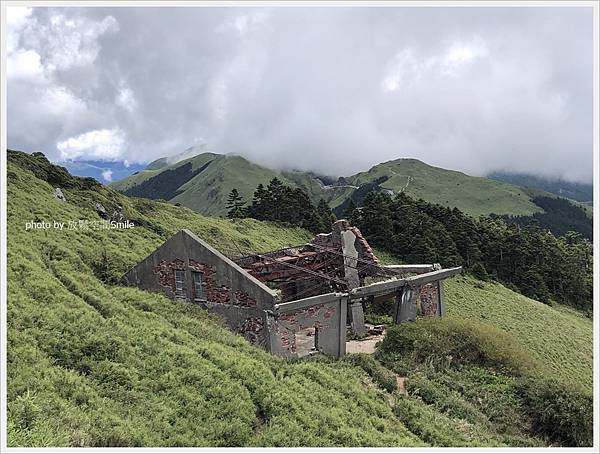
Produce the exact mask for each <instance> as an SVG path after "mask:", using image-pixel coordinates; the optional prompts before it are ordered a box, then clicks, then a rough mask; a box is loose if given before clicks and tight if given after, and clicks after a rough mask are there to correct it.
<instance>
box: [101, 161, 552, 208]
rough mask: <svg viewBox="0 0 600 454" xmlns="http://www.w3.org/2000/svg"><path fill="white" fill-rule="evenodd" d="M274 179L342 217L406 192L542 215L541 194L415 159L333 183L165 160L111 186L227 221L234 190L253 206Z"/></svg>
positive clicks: (252, 168) (237, 164) (242, 165)
mask: <svg viewBox="0 0 600 454" xmlns="http://www.w3.org/2000/svg"><path fill="white" fill-rule="evenodd" d="M273 177H278V178H279V179H281V180H282V181H283V182H284V183H286V184H289V185H292V186H298V187H301V188H302V189H304V190H305V191H306V192H307V193H308V194H309V196H310V197H311V199H313V201H315V202H317V201H318V200H319V199H321V198H323V199H324V200H325V201H326V202H327V203H328V204H329V205H330V206H331V207H332V208H333V209H334V210H336V212H337V213H338V214H340V213H341V212H343V209H344V207H345V204H347V203H348V201H349V199H350V198H352V199H353V200H354V201H355V203H358V204H360V202H361V200H362V198H363V197H364V196H365V195H366V193H367V192H369V191H370V190H384V191H387V192H389V193H393V194H395V193H398V192H401V191H404V192H406V193H408V194H409V195H411V196H413V197H416V198H423V199H424V200H427V201H429V202H434V203H439V204H442V205H446V206H451V207H457V208H459V209H460V210H462V211H465V212H467V213H469V214H471V215H474V216H478V215H481V214H490V213H496V214H510V215H531V214H533V213H535V212H540V211H543V210H542V209H541V208H540V207H539V206H537V205H536V204H535V203H533V201H532V200H531V199H532V197H533V196H534V195H539V193H538V192H536V193H535V194H533V193H532V192H531V191H528V190H526V189H523V188H521V187H518V186H515V185H512V184H509V183H504V182H499V181H494V180H490V179H488V178H482V177H472V176H469V175H466V174H464V173H461V172H456V171H452V170H446V169H441V168H438V167H433V166H430V165H427V164H425V163H423V162H421V161H418V160H416V159H397V160H394V161H389V162H385V163H382V164H379V165H376V166H374V167H372V168H371V169H369V170H368V171H366V172H361V173H358V174H356V175H352V176H349V177H341V178H338V179H334V178H331V177H323V176H319V175H316V174H314V173H311V172H298V171H277V170H272V169H268V168H265V167H262V166H259V165H257V164H254V163H252V162H250V161H248V160H247V159H244V158H242V157H240V156H233V155H219V154H215V153H202V154H199V155H197V156H195V157H192V158H189V159H186V160H183V161H180V162H177V163H175V164H172V165H169V164H168V162H167V160H166V158H162V159H159V160H157V161H154V162H153V163H151V164H150V165H149V166H148V167H147V168H146V170H144V171H141V172H139V173H137V174H135V175H132V176H130V177H128V178H125V179H123V180H121V181H117V182H115V183H113V184H112V185H111V186H112V187H113V188H114V189H116V190H118V191H120V192H122V193H124V194H126V195H131V196H136V197H146V198H151V199H164V200H167V201H170V202H172V203H180V204H182V205H184V206H187V207H189V208H191V209H193V210H195V211H197V212H199V213H203V214H209V215H223V214H225V212H226V210H225V205H226V198H227V195H228V193H229V191H231V189H233V188H237V189H238V191H239V192H240V194H241V195H242V197H244V199H245V200H246V201H250V200H252V195H253V193H254V190H255V189H256V186H257V185H258V184H259V183H262V184H263V185H266V184H267V183H268V182H269V180H270V179H271V178H273Z"/></svg>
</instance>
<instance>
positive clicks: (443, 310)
mask: <svg viewBox="0 0 600 454" xmlns="http://www.w3.org/2000/svg"><path fill="white" fill-rule="evenodd" d="M437 288H438V315H439V316H440V317H443V316H444V315H446V303H445V302H444V281H443V280H440V281H438V282H437Z"/></svg>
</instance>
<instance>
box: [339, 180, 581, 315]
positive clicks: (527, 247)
mask: <svg viewBox="0 0 600 454" xmlns="http://www.w3.org/2000/svg"><path fill="white" fill-rule="evenodd" d="M344 215H345V217H347V218H349V219H350V220H351V222H352V223H353V224H354V225H356V226H358V227H359V228H360V229H361V231H362V233H363V235H364V236H365V237H366V238H367V239H368V241H369V242H370V243H371V244H372V245H373V246H376V247H379V248H382V249H386V250H388V251H389V252H391V253H393V254H394V255H396V256H397V257H398V258H400V259H401V260H403V261H406V262H409V263H432V262H434V263H441V264H442V265H444V266H463V267H464V268H465V269H466V270H467V271H469V272H471V273H472V274H474V275H475V276H477V277H479V278H480V279H483V280H487V279H494V280H498V281H500V282H502V283H504V284H505V285H507V286H508V287H511V288H513V289H515V290H517V291H519V292H520V293H522V294H524V295H526V296H529V297H531V298H534V299H536V300H538V301H542V302H545V303H552V302H560V303H563V304H567V305H570V306H573V307H575V308H577V309H581V310H584V311H590V312H591V309H592V299H593V264H592V243H591V242H590V241H588V240H587V239H585V238H582V236H581V235H580V234H579V233H576V232H567V233H566V234H564V235H562V236H558V237H557V236H555V235H553V234H552V233H551V232H549V231H548V230H546V229H543V228H541V227H540V226H539V225H536V224H528V225H518V224H515V223H511V222H508V223H507V222H506V221H505V220H503V219H502V218H500V217H499V216H481V217H479V218H478V219H475V218H472V217H470V216H468V215H466V214H464V213H463V212H461V211H460V210H458V209H457V208H448V207H444V206H441V205H436V204H432V203H428V202H425V201H424V200H421V199H420V200H414V199H412V198H410V197H409V196H407V195H406V194H403V193H400V194H398V195H396V196H395V197H391V196H390V195H388V194H385V193H382V192H371V193H369V194H368V195H367V196H366V197H365V199H364V204H363V206H362V207H361V208H360V209H358V208H357V207H356V206H354V205H353V204H350V205H349V206H348V207H347V209H346V212H345V213H344Z"/></svg>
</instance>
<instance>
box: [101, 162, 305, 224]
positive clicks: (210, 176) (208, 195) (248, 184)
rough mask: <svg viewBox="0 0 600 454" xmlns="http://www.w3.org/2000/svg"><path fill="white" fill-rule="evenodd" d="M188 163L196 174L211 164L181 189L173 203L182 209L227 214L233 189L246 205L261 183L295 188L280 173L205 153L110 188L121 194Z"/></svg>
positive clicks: (135, 176)
mask: <svg viewBox="0 0 600 454" xmlns="http://www.w3.org/2000/svg"><path fill="white" fill-rule="evenodd" d="M189 162H191V163H192V170H196V169H197V168H199V167H200V166H202V165H204V164H206V163H207V162H210V164H209V165H208V167H206V169H205V170H204V171H202V172H201V173H200V174H198V175H196V176H195V177H194V178H192V179H191V180H190V181H188V182H186V183H185V184H182V185H181V187H180V188H179V191H181V192H182V193H181V194H179V195H178V196H176V197H174V198H172V199H171V200H170V202H173V203H177V202H179V203H181V204H182V205H183V206H186V207H188V208H191V209H192V210H194V211H197V212H198V213H202V214H206V215H224V214H226V212H227V210H226V209H225V206H226V205H227V196H228V195H229V192H231V190H232V189H233V188H236V189H237V190H238V191H239V192H240V194H241V195H242V197H243V198H244V200H245V201H246V202H250V201H251V200H252V196H253V194H254V191H255V189H256V187H257V186H258V185H259V184H260V183H262V184H263V185H265V186H266V185H267V184H268V183H269V181H270V180H271V179H272V178H274V177H278V178H279V179H281V180H282V181H284V182H285V183H287V184H292V185H293V184H294V183H293V182H292V181H291V180H288V179H286V178H285V176H283V175H282V174H281V173H280V172H277V171H274V170H270V169H267V168H266V167H261V166H259V165H257V164H254V163H251V162H249V161H248V160H246V159H244V158H242V157H241V156H234V155H219V154H215V153H202V154H200V155H198V156H195V157H193V158H189V159H186V160H183V161H180V162H178V163H176V164H173V165H171V166H165V167H162V168H160V169H158V170H144V171H142V172H140V173H139V174H137V175H133V176H131V177H127V178H125V179H123V180H120V181H117V182H115V183H113V184H112V185H111V187H113V188H114V189H116V190H118V191H125V190H127V189H129V188H131V187H132V186H135V185H139V184H141V183H142V182H144V181H146V180H148V179H150V178H152V177H154V176H156V175H157V174H159V173H160V172H162V171H164V170H167V169H170V170H172V169H175V168H177V167H180V166H182V165H185V164H187V163H189Z"/></svg>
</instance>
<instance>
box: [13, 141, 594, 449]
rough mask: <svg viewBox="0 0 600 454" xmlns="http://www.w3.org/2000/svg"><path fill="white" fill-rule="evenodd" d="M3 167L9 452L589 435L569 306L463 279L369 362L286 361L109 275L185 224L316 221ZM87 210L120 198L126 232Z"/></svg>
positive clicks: (259, 234)
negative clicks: (212, 214)
mask: <svg viewBox="0 0 600 454" xmlns="http://www.w3.org/2000/svg"><path fill="white" fill-rule="evenodd" d="M200 166H201V165H200ZM7 177H8V180H7V181H8V185H7V195H8V201H7V209H8V211H7V220H8V225H7V232H8V238H9V241H8V251H7V281H8V300H7V309H8V310H7V328H8V329H7V338H8V342H7V345H8V352H7V378H8V396H7V402H8V409H7V425H8V427H7V436H8V440H7V443H8V445H9V446H23V447H31V446H40V447H41V446H73V447H83V446H396V447H399V446H548V445H554V446H556V445H566V446H571V445H575V444H577V445H590V443H591V386H592V380H591V374H592V334H593V329H592V321H591V320H590V319H589V318H585V317H583V316H581V315H580V314H578V313H577V312H575V311H571V310H567V309H563V308H560V307H550V306H546V305H543V304H541V303H539V302H537V301H534V300H530V299H528V298H525V297H522V296H520V295H519V294H517V293H515V292H513V291H511V290H509V289H507V288H504V287H502V286H500V285H498V284H484V283H481V282H480V281H476V280H474V279H472V278H468V277H459V278H457V279H454V280H453V281H451V282H450V283H449V284H448V288H447V290H448V291H447V301H448V307H449V314H450V316H449V317H447V319H446V320H445V321H441V320H436V321H433V322H416V323H413V324H410V325H404V326H403V327H399V328H405V327H406V328H407V329H406V330H403V329H398V328H394V329H392V330H391V332H392V333H393V335H392V336H391V337H390V339H389V340H388V341H387V342H386V343H385V344H384V345H383V347H382V349H381V351H380V353H378V356H377V358H378V359H376V358H373V357H372V356H369V355H349V356H347V357H345V358H344V359H342V360H334V359H330V358H325V357H315V358H312V359H304V360H295V361H288V360H283V359H280V358H275V357H273V356H271V355H269V354H268V353H266V352H264V351H262V350H261V349H259V348H257V347H254V346H252V345H250V344H248V343H247V342H246V341H245V340H244V339H243V338H242V337H240V336H237V335H234V334H232V333H231V332H229V331H228V330H227V329H225V328H224V323H223V322H222V321H221V320H220V319H219V318H217V317H216V316H214V315H210V314H208V313H207V312H206V311H204V310H202V309H200V308H198V307H195V306H192V305H188V304H183V303H177V302H174V301H171V300H169V299H167V298H165V297H164V296H162V295H160V294H154V293H148V292H144V291H140V290H138V289H135V288H126V287H122V286H121V285H119V283H118V278H119V276H121V275H122V274H123V273H124V272H125V271H126V270H127V269H129V268H130V267H131V266H132V265H133V264H135V263H137V262H138V261H139V260H141V259H142V258H144V257H145V256H146V255H147V254H149V253H150V252H151V251H152V250H153V249H154V248H156V247H157V246H158V245H160V244H161V243H162V242H163V241H164V240H165V239H167V238H168V237H170V236H171V235H172V234H174V233H175V232H176V231H178V230H180V229H182V228H188V229H190V230H192V231H193V232H194V233H196V234H197V235H199V236H200V237H202V238H203V239H205V240H206V241H208V242H209V243H211V244H212V245H213V246H214V247H216V248H218V249H220V250H222V251H223V252H225V253H226V254H230V255H235V254H237V253H239V250H240V249H242V250H255V251H267V250H270V249H275V248H280V247H283V246H289V245H294V244H300V243H302V242H305V241H307V240H308V239H309V238H311V236H312V235H311V234H309V233H308V232H306V231H304V230H301V229H291V228H281V227H277V226H275V225H272V224H269V223H265V222H259V221H255V220H251V219H243V220H235V221H230V220H225V219H217V218H209V217H204V216H202V215H200V214H198V213H195V212H194V211H192V210H190V209H188V208H185V207H181V206H179V207H178V206H175V205H173V204H170V203H163V202H157V201H151V200H147V199H141V198H130V197H127V196H124V195H122V194H120V193H118V192H116V191H114V190H113V189H112V188H109V187H105V186H102V185H100V184H98V183H97V182H95V180H93V179H84V178H77V177H72V176H71V175H70V174H69V173H68V172H67V171H66V170H65V169H64V168H60V167H57V166H54V165H52V164H50V163H49V162H48V161H47V160H46V159H45V157H44V156H43V155H39V154H36V155H29V154H26V153H21V152H12V151H9V152H8V168H7ZM56 187H60V188H61V189H62V192H63V193H64V196H65V199H66V201H59V200H57V199H56V198H55V197H54V190H55V188H56ZM96 203H101V204H102V205H103V206H104V207H105V208H106V209H107V211H108V212H112V210H114V209H118V207H121V209H122V212H123V214H124V216H125V217H126V218H127V219H128V220H130V221H133V222H134V224H135V227H134V228H131V229H105V228H97V227H96V226H95V224H94V222H96V223H97V222H99V221H100V217H99V215H98V213H97V212H96V209H95V205H96ZM55 221H56V222H59V223H64V228H62V229H61V228H59V227H57V226H56V225H55ZM463 319H469V320H470V322H469V323H468V324H466V325H464V324H463V323H462V320H463ZM437 322H440V323H439V324H438V323H437ZM408 328H410V329H408ZM434 329H435V330H437V331H436V332H437V333H438V334H439V336H431V335H428V334H427V333H428V332H429V330H434ZM414 330H417V331H418V332H413V331H414ZM403 332H404V333H405V334H402V333H403ZM420 332H422V333H424V334H425V336H424V337H423V338H419V339H420V341H419V342H417V343H415V342H412V341H411V342H401V340H402V339H401V336H403V335H404V336H408V335H409V334H410V335H411V336H415V338H416V337H418V336H419V335H420V334H419V333H420ZM485 333H490V334H488V335H487V336H486V334H485ZM466 334H468V336H467V337H465V335H466ZM448 336H450V337H448ZM432 339H433V340H436V341H437V342H442V343H443V345H445V346H446V348H448V346H454V347H455V351H453V353H456V352H458V353H460V354H458V355H455V356H454V358H455V360H456V361H458V362H457V363H456V364H454V363H452V364H451V363H449V362H448V361H449V360H448V356H444V357H443V358H439V351H438V350H436V349H437V347H438V345H437V344H436V345H434V344H432V343H431V341H432ZM464 339H466V340H467V341H466V342H465V341H464ZM407 346H413V347H410V348H415V347H417V346H418V348H419V351H418V352H417V351H416V350H415V351H414V352H413V353H414V355H416V354H417V353H419V355H421V354H425V356H426V357H427V358H428V359H427V360H426V361H425V360H421V359H420V358H421V356H414V355H413V356H411V355H412V353H411V352H410V351H408V352H405V351H404V350H403V349H406V348H407ZM428 348H431V349H430V350H429V351H426V350H427V349H428ZM457 349H458V350H457ZM398 355H400V356H398ZM436 355H437V356H436ZM444 355H445V353H444ZM411 357H414V358H415V362H410V361H409V360H410V358H411ZM402 358H403V359H402ZM450 358H452V357H450ZM526 369H527V370H526ZM394 373H396V374H399V375H401V376H402V377H403V378H402V379H398V378H397V377H396V375H394ZM550 376H552V377H556V378H557V380H558V381H556V382H552V383H551V384H547V381H546V379H545V377H550ZM399 383H403V384H404V385H402V386H401V385H399ZM403 386H404V387H405V389H406V391H404V389H403ZM438 386H439V388H438ZM581 386H583V388H581ZM436 391H438V392H437V394H436ZM439 391H441V394H440V392H439Z"/></svg>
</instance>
